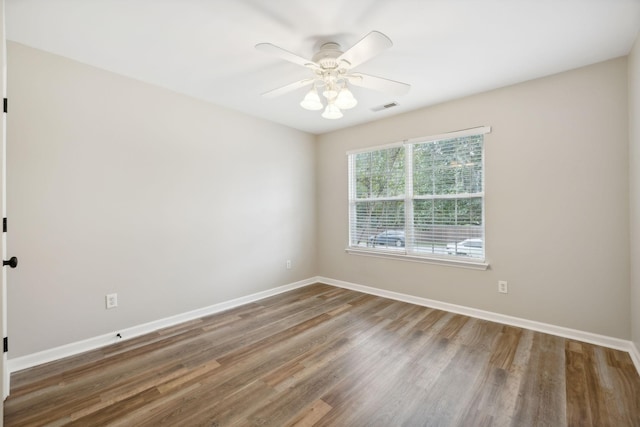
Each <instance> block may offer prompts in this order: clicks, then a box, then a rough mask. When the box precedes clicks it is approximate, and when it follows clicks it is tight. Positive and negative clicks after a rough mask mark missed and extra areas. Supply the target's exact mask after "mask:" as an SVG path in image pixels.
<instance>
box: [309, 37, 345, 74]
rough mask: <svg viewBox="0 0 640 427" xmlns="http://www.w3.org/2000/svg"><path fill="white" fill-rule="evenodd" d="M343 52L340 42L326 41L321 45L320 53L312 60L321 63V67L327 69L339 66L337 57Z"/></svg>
mask: <svg viewBox="0 0 640 427" xmlns="http://www.w3.org/2000/svg"><path fill="white" fill-rule="evenodd" d="M342 53H343V52H342V51H341V50H340V45H339V44H338V43H333V42H329V43H325V44H323V45H322V46H320V50H319V51H318V53H316V54H315V55H313V58H312V61H313V62H315V63H316V64H319V65H320V67H322V68H323V69H325V70H327V69H334V68H338V66H339V65H340V64H339V63H338V60H337V59H338V58H339V57H340V55H342ZM340 62H343V61H340ZM344 62H346V61H344Z"/></svg>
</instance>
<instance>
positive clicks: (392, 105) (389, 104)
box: [371, 102, 398, 113]
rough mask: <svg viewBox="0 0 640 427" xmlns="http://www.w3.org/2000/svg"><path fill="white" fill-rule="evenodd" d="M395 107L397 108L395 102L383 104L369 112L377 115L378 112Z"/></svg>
mask: <svg viewBox="0 0 640 427" xmlns="http://www.w3.org/2000/svg"><path fill="white" fill-rule="evenodd" d="M397 106H398V103H397V102H390V103H388V104H384V105H379V106H377V107H373V108H372V109H371V111H374V112H376V113H377V112H378V111H382V110H386V109H388V108H392V107H397Z"/></svg>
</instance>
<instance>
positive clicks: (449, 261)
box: [345, 248, 489, 270]
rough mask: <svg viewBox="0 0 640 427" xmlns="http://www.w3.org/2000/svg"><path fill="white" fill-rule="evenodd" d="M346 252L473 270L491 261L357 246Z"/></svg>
mask: <svg viewBox="0 0 640 427" xmlns="http://www.w3.org/2000/svg"><path fill="white" fill-rule="evenodd" d="M345 252H346V253H348V254H351V255H361V256H370V257H374V258H387V259H397V260H401V261H411V262H423V263H426V264H437V265H445V266H447V267H458V268H467V269H471V270H486V269H488V268H489V263H487V262H485V261H480V260H478V261H468V260H465V259H454V258H444V257H443V258H441V257H437V256H418V255H407V254H400V253H393V252H391V251H389V252H386V251H379V250H376V251H374V250H370V249H357V248H346V249H345Z"/></svg>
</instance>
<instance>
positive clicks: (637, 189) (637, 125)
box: [629, 37, 640, 349]
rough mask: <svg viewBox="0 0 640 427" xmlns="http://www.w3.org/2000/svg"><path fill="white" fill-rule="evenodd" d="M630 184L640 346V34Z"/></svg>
mask: <svg viewBox="0 0 640 427" xmlns="http://www.w3.org/2000/svg"><path fill="white" fill-rule="evenodd" d="M629 183H630V188H629V204H630V219H631V221H630V223H631V298H630V300H631V329H632V333H633V336H632V339H633V342H634V343H635V345H636V347H637V348H638V349H640V37H638V39H637V40H636V43H635V46H634V47H633V49H632V51H631V54H630V55H629Z"/></svg>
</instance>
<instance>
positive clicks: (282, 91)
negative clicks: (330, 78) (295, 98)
mask: <svg viewBox="0 0 640 427" xmlns="http://www.w3.org/2000/svg"><path fill="white" fill-rule="evenodd" d="M314 80H315V79H304V80H300V81H297V82H294V83H289V84H288V85H286V86H282V87H279V88H277V89H273V90H270V91H269V92H265V93H263V94H262V96H264V97H265V98H275V97H277V96H280V95H284V94H285V93H289V92H293V91H294V90H296V89H300V88H303V87H305V86H309V85H310V84H311V83H313V81H314Z"/></svg>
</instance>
